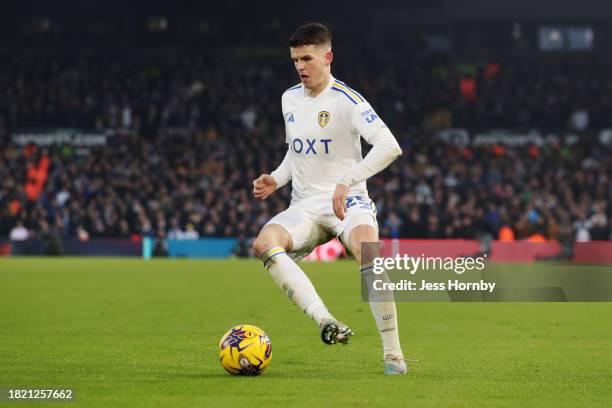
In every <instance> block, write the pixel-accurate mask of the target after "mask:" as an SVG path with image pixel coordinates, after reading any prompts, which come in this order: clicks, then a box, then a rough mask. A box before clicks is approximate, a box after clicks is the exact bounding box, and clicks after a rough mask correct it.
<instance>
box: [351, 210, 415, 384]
mask: <svg viewBox="0 0 612 408" xmlns="http://www.w3.org/2000/svg"><path fill="white" fill-rule="evenodd" d="M373 217H374V216H373V215H371V214H367V213H363V212H361V213H357V214H354V215H352V216H351V214H349V213H347V218H346V222H345V232H346V234H343V236H344V240H345V242H348V247H349V249H350V251H351V253H352V254H353V255H354V256H355V259H356V260H357V262H358V263H359V265H360V266H361V273H362V274H363V275H364V277H365V278H366V280H367V278H368V276H367V275H369V274H372V273H373V272H372V262H373V259H370V258H373V256H375V253H377V251H368V252H371V253H368V254H363V253H362V243H377V242H378V226H377V224H376V221H375V219H373ZM346 235H348V238H346ZM370 308H371V310H372V314H373V316H374V320H375V321H376V327H377V328H378V331H379V333H380V337H381V340H382V345H383V356H384V360H385V374H404V373H406V371H407V370H406V363H405V361H404V355H403V353H402V348H401V346H400V340H399V329H398V325H397V310H396V307H395V301H394V300H393V296H392V293H389V294H388V296H386V297H383V299H370Z"/></svg>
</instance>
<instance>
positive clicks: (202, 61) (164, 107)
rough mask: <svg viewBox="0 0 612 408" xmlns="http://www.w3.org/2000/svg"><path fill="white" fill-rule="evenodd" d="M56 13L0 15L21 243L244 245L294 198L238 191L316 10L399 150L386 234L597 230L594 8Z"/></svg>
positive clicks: (19, 8)
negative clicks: (295, 34)
mask: <svg viewBox="0 0 612 408" xmlns="http://www.w3.org/2000/svg"><path fill="white" fill-rule="evenodd" d="M61 4H62V5H61V6H60V5H57V4H54V5H50V4H46V3H44V2H36V1H34V2H28V1H26V2H15V3H13V4H12V7H13V10H11V9H10V8H9V9H8V10H9V12H8V13H3V17H2V19H3V23H2V28H1V30H2V42H3V44H2V60H3V61H4V64H3V70H2V77H1V79H0V80H1V82H2V90H3V92H2V96H1V98H2V100H1V104H0V106H1V108H0V140H1V141H2V142H1V143H2V144H1V146H2V150H1V152H2V153H1V155H2V163H3V165H2V167H1V169H0V172H1V176H2V177H1V182H0V211H1V214H2V217H1V218H0V236H2V237H4V239H5V242H6V241H7V240H6V238H8V237H9V235H10V234H11V231H13V229H15V227H17V229H19V231H20V232H21V233H18V232H14V241H16V240H19V239H22V238H24V237H25V236H27V237H28V238H30V240H32V239H34V241H36V240H39V241H40V242H39V243H38V244H35V243H32V242H30V244H28V245H26V246H24V245H22V244H18V245H16V248H15V249H14V252H15V253H30V254H32V253H41V252H42V253H48V254H54V253H64V252H67V253H69V254H70V253H81V252H78V251H77V252H75V250H76V249H78V248H79V247H80V245H78V242H77V243H76V244H75V243H74V241H75V240H80V241H87V240H96V239H99V238H106V239H108V238H115V239H131V240H134V241H138V240H140V239H141V238H142V237H152V238H159V239H164V238H195V237H225V238H238V239H239V240H240V241H239V242H238V244H237V245H236V246H235V248H234V250H235V252H236V253H237V254H240V255H246V254H247V251H246V249H247V248H248V242H246V241H248V239H249V238H252V237H253V236H255V235H256V234H257V232H258V230H259V229H260V227H261V226H262V225H263V224H264V223H265V222H266V221H267V220H268V219H269V218H270V217H271V216H272V215H274V214H275V213H277V212H279V211H281V210H282V209H284V208H285V207H286V206H287V204H288V199H289V191H290V189H289V188H284V189H281V190H280V191H279V192H278V194H275V196H274V197H272V198H271V199H270V200H268V201H267V202H264V203H258V202H256V201H254V200H253V199H252V198H251V195H250V191H249V190H250V181H251V180H253V179H254V178H255V177H256V176H257V175H259V174H260V173H261V172H266V171H267V172H269V171H271V170H273V169H274V168H275V167H276V166H277V165H278V163H280V161H281V159H282V156H283V154H284V149H285V146H284V142H283V140H284V138H283V136H282V133H283V122H282V118H281V115H280V113H279V102H278V101H279V95H280V94H281V93H282V92H283V90H284V89H286V88H287V87H289V86H291V85H292V84H294V83H295V82H296V76H295V74H294V72H293V67H292V65H291V63H290V61H289V60H288V57H287V50H286V46H285V43H286V38H287V36H288V34H290V32H291V30H292V29H293V28H294V27H295V26H296V25H298V24H299V23H300V22H304V21H308V20H310V19H311V18H312V19H322V20H324V21H325V22H326V23H328V24H329V25H330V26H331V27H332V29H333V31H334V49H335V55H336V59H335V62H334V73H335V75H336V76H337V77H339V78H341V79H343V80H345V81H346V82H348V83H349V84H351V86H353V87H354V88H355V89H358V90H360V91H362V93H364V94H365V95H367V97H368V99H369V100H370V102H371V103H372V105H373V106H374V107H375V108H376V109H377V111H379V112H380V114H381V115H382V117H383V118H384V120H385V121H386V122H387V123H388V125H389V126H390V128H391V129H392V130H393V132H394V134H395V135H396V137H397V138H398V140H399V141H400V144H401V145H402V147H403V149H404V152H405V153H404V156H403V157H402V159H401V160H398V161H397V162H396V163H394V164H393V165H392V166H391V167H390V168H389V169H388V170H387V171H385V172H384V173H382V174H380V175H378V176H376V177H374V178H373V179H372V180H371V181H370V182H369V188H370V191H371V195H372V197H373V199H374V200H375V202H376V204H377V208H378V211H379V223H380V225H381V235H382V236H383V237H385V238H417V239H423V238H429V239H472V240H473V239H482V238H483V237H485V238H490V239H499V238H500V234H501V238H502V239H504V240H514V239H516V240H525V239H529V238H530V237H531V238H533V239H535V240H552V241H560V242H565V243H568V245H570V246H571V242H573V241H574V240H576V239H577V240H578V241H590V240H609V239H610V235H611V230H610V224H611V223H610V217H611V212H610V211H611V210H610V206H609V205H608V203H609V199H610V195H611V194H612V193H611V192H612V187H611V185H610V181H609V178H610V171H611V167H610V166H611V163H610V129H609V127H610V126H612V113H611V112H612V96H611V92H612V91H611V87H612V82H611V80H612V79H611V78H610V72H611V71H610V61H609V51H610V41H609V39H610V38H611V37H612V32H611V31H612V30H610V28H609V26H608V23H607V22H606V21H604V20H602V18H603V16H605V15H606V14H605V13H601V12H600V11H601V7H604V8H605V7H608V6H598V7H589V6H588V3H581V4H580V5H578V3H572V2H567V3H565V2H557V1H542V2H537V4H529V3H528V2H518V3H517V2H496V4H495V5H493V4H488V2H478V1H434V2H411V3H410V5H406V4H401V3H399V2H397V3H394V2H382V3H381V4H380V5H378V6H377V7H376V8H372V7H371V5H370V4H369V3H367V2H356V3H354V4H353V5H352V6H351V7H350V8H349V9H348V10H347V8H346V7H344V6H342V5H334V4H330V5H328V6H327V7H329V8H326V11H325V12H323V11H321V10H318V9H316V8H313V7H310V6H305V5H301V6H297V5H294V4H291V5H289V4H284V3H283V4H281V3H279V4H272V3H271V4H270V5H267V6H265V7H264V6H263V5H257V6H254V5H250V6H249V5H244V6H241V8H240V10H241V11H240V13H235V12H233V9H232V8H231V7H232V6H229V5H225V4H223V3H220V2H209V3H206V4H205V5H197V4H196V3H181V4H175V5H169V4H165V3H156V2H153V3H151V4H148V5H147V8H146V10H147V11H146V12H143V9H142V4H140V5H137V4H119V3H113V2H110V3H104V4H98V5H93V4H90V3H88V2H85V3H81V2H63V3H61ZM595 4H596V2H594V3H593V5H595ZM296 7H297V8H296ZM272 10H273V11H272ZM11 11H12V12H11ZM79 135H81V136H82V135H85V136H82V137H79ZM45 136H46V138H45ZM37 137H38V139H36V138H37ZM32 141H34V142H35V143H34V144H31V143H30V144H28V142H32ZM36 142H38V144H39V146H36ZM24 228H25V229H27V232H24ZM105 242H107V241H105ZM157 244H158V245H157V249H158V251H157V252H156V253H165V252H167V244H163V243H161V242H157ZM227 245H229V244H227ZM227 245H226V246H227ZM90 246H91V245H90ZM75 247H76V249H75ZM135 247H136V246H134V248H135ZM161 247H163V248H161ZM113 250H118V249H114V247H113ZM8 251H9V248H8V246H7V245H5V246H4V252H5V253H6V252H8ZM85 252H87V251H85ZM111 253H112V251H111Z"/></svg>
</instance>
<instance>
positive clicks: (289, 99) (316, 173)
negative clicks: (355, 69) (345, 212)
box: [282, 77, 386, 201]
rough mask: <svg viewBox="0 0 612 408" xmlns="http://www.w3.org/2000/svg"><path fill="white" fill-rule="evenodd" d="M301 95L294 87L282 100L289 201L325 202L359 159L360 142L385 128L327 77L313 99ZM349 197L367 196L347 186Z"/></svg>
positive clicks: (359, 188) (364, 191) (353, 95)
mask: <svg viewBox="0 0 612 408" xmlns="http://www.w3.org/2000/svg"><path fill="white" fill-rule="evenodd" d="M306 92H307V91H306V90H305V89H304V86H303V85H302V84H299V85H296V86H294V87H291V88H289V89H288V90H286V91H285V92H284V93H283V97H282V105H283V117H284V118H285V129H286V135H287V137H286V142H287V144H288V148H289V154H290V163H291V179H292V197H291V198H292V201H299V200H301V199H304V198H307V197H315V196H322V197H328V198H330V199H331V195H332V194H333V192H334V190H335V188H336V184H338V181H339V180H340V179H341V178H342V176H344V174H345V173H346V172H348V171H349V170H350V169H351V167H353V165H354V164H355V163H358V162H359V161H361V160H362V158H363V157H362V154H361V141H360V137H363V138H364V139H365V140H366V142H369V138H370V136H372V135H373V134H374V133H375V132H376V131H377V130H379V129H380V128H383V127H386V125H385V123H384V122H383V121H382V120H381V119H380V118H379V117H378V115H377V114H376V112H374V110H373V109H372V107H371V106H370V104H369V103H368V102H367V101H366V100H365V98H363V96H361V95H360V94H359V93H357V92H355V91H354V90H352V89H351V88H349V87H348V86H347V85H346V84H345V83H344V82H341V81H338V80H337V79H335V78H333V77H332V78H331V80H330V83H329V85H328V86H327V87H326V88H325V89H324V90H323V91H322V92H321V93H320V94H319V95H318V96H317V97H315V98H312V97H310V96H308V95H307V94H306ZM349 195H359V196H367V195H368V193H367V189H366V182H365V181H362V182H361V183H358V184H356V185H354V186H352V187H351V189H350V191H349Z"/></svg>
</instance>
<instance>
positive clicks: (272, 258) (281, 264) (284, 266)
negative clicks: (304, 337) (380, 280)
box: [261, 247, 335, 325]
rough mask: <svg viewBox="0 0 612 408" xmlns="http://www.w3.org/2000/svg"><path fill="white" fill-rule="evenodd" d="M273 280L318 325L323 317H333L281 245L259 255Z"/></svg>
mask: <svg viewBox="0 0 612 408" xmlns="http://www.w3.org/2000/svg"><path fill="white" fill-rule="evenodd" d="M261 260H262V261H263V263H264V266H265V267H266V268H267V269H268V271H269V272H270V275H272V279H274V282H276V284H277V285H278V286H279V287H280V288H281V289H282V290H283V292H285V294H286V295H287V296H288V297H289V299H291V300H292V301H293V302H294V303H295V304H296V305H297V306H298V307H299V308H300V309H302V310H303V311H304V313H306V314H307V315H308V316H310V317H311V318H312V319H313V320H314V321H315V322H317V324H318V325H321V322H322V321H323V320H324V319H333V320H335V318H334V317H333V316H332V315H331V313H329V311H328V310H327V307H325V304H323V301H322V300H321V298H320V297H319V295H318V294H317V291H316V290H315V288H314V286H313V285H312V282H310V279H308V276H306V274H305V273H304V271H302V269H301V268H300V267H299V266H298V265H297V264H296V263H295V262H294V261H293V260H292V259H291V258H289V256H287V253H286V252H285V250H284V249H283V248H281V247H274V248H270V249H269V250H267V251H266V252H264V253H263V254H262V256H261Z"/></svg>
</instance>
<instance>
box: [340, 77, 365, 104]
mask: <svg viewBox="0 0 612 408" xmlns="http://www.w3.org/2000/svg"><path fill="white" fill-rule="evenodd" d="M333 85H334V86H335V87H336V88H340V89H342V90H343V91H345V92H347V93H349V94H351V95H353V97H354V98H355V99H356V100H358V101H361V102H363V98H362V97H361V96H360V95H359V94H357V92H355V91H353V90H352V89H351V88H349V87H348V86H346V85H342V84H341V83H340V82H338V80H337V79H336V80H334V84H333Z"/></svg>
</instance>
